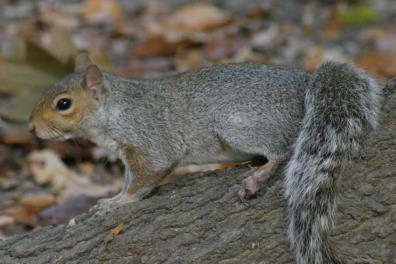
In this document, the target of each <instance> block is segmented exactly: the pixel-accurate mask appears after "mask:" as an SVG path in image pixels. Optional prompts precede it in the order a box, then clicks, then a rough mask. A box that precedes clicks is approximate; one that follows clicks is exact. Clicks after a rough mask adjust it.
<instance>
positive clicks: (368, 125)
mask: <svg viewBox="0 0 396 264" xmlns="http://www.w3.org/2000/svg"><path fill="white" fill-rule="evenodd" d="M379 93H380V89H379V87H378V85H377V83H376V82H375V81H374V79H372V78H371V77H369V76H367V75H366V74H365V73H363V72H361V71H359V70H357V69H355V68H353V67H352V66H351V65H348V64H338V63H326V64H323V65H322V66H321V67H320V68H318V69H317V70H316V71H315V72H314V73H313V75H312V76H311V78H310V83H309V85H308V88H307V90H306V94H305V109H306V110H305V116H304V118H303V121H302V127H301V131H300V133H299V135H298V137H297V139H296V141H295V146H294V153H293V154H292V157H291V159H290V161H289V163H288V166H287V171H286V181H285V194H286V197H287V199H288V208H289V220H290V224H289V239H290V241H291V245H292V248H293V250H294V252H295V258H296V263H298V264H308V263H309V264H311V263H312V264H320V263H343V261H341V260H340V259H338V257H337V256H336V255H335V254H334V253H333V251H332V250H331V248H330V246H329V245H328V241H327V235H328V232H329V230H330V228H331V227H332V225H333V217H334V214H335V209H336V192H335V180H336V179H337V178H338V177H339V175H338V173H339V169H340V168H341V167H342V166H343V165H344V164H345V163H346V162H347V161H349V160H350V159H351V158H352V157H353V156H355V155H356V154H358V152H359V151H360V150H361V149H362V147H363V146H364V143H365V141H366V138H367V135H368V132H369V131H371V130H372V129H373V128H375V127H376V125H377V119H378V113H379V110H380V96H379Z"/></svg>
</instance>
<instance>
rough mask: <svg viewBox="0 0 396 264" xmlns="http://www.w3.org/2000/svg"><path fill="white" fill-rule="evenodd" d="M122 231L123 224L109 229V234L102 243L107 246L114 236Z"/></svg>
mask: <svg viewBox="0 0 396 264" xmlns="http://www.w3.org/2000/svg"><path fill="white" fill-rule="evenodd" d="M123 230H124V223H121V224H119V225H118V226H116V227H115V228H113V229H111V230H110V232H109V234H108V235H107V236H106V237H105V239H104V242H105V243H106V244H107V243H109V242H111V241H112V240H113V239H114V238H115V237H116V236H118V235H119V234H120V233H121V232H122V231H123Z"/></svg>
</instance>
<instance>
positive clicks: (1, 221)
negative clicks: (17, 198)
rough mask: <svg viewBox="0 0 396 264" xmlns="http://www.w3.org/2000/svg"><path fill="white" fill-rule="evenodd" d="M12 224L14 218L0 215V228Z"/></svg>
mask: <svg viewBox="0 0 396 264" xmlns="http://www.w3.org/2000/svg"><path fill="white" fill-rule="evenodd" d="M13 223H14V218H12V217H11V216H9V215H0V228H2V227H5V226H8V225H11V224H13Z"/></svg>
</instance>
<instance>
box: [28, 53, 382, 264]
mask: <svg viewBox="0 0 396 264" xmlns="http://www.w3.org/2000/svg"><path fill="white" fill-rule="evenodd" d="M380 104H381V89H380V87H379V85H378V84H377V82H376V81H375V80H374V79H373V78H371V77H370V76H368V75H367V74H366V73H364V72H363V71H361V70H358V69H356V68H354V67H353V66H351V65H349V64H341V63H335V62H328V63H325V64H323V65H321V66H320V67H319V68H318V69H317V70H316V71H314V72H313V73H308V72H305V71H302V70H297V69H293V68H289V67H284V66H273V65H264V64H259V63H237V64H227V65H216V66H212V67H207V68H201V69H197V70H193V71H188V72H185V73H181V74H176V75H173V76H169V77H165V78H161V79H133V80H131V79H124V78H122V77H119V76H115V75H112V74H109V73H104V72H102V71H101V70H100V69H99V68H98V67H97V66H96V65H94V64H93V63H92V62H91V61H90V59H89V57H88V55H86V54H85V53H83V54H81V55H79V56H78V58H77V60H76V70H75V72H74V73H72V74H70V75H68V76H67V77H65V78H64V79H63V80H61V81H59V82H58V83H56V84H55V85H53V86H52V87H50V88H49V89H48V90H47V91H46V92H45V93H44V95H43V96H42V98H41V100H40V101H39V102H38V103H37V105H36V107H35V108H34V109H33V111H32V114H31V117H30V122H29V129H30V131H31V132H32V133H34V134H35V135H37V136H38V137H40V138H43V139H55V140H63V139H68V138H71V137H83V138H86V139H89V140H91V141H93V142H94V143H96V144H98V145H100V146H104V147H106V148H108V149H110V150H112V151H116V152H118V153H119V156H120V158H121V159H122V161H123V163H124V165H125V167H126V173H125V182H124V187H123V189H122V191H121V192H120V193H119V194H118V195H116V196H115V197H113V198H111V199H108V200H105V201H102V202H101V203H100V204H99V208H108V207H109V206H110V205H111V204H114V203H124V202H128V201H138V200H139V199H141V198H142V197H144V196H145V195H146V194H147V193H149V192H150V191H151V190H153V188H155V187H156V186H158V185H160V184H163V183H164V182H167V181H168V178H169V177H170V176H169V175H171V174H172V173H171V172H172V171H173V170H174V169H175V168H179V167H183V166H189V165H202V164H212V165H213V166H212V167H213V168H222V167H226V166H227V165H226V164H235V163H240V162H245V161H248V160H251V159H252V158H255V157H265V158H266V159H268V162H267V163H266V164H265V165H263V166H261V167H260V168H258V169H257V170H256V171H255V172H254V173H253V174H252V175H250V176H249V177H247V178H246V179H245V180H243V182H242V186H241V190H240V192H239V195H240V197H241V198H242V199H245V198H249V197H250V196H252V195H254V194H256V192H257V190H258V183H259V182H261V181H264V180H265V179H268V178H269V177H270V176H271V175H272V174H273V173H274V172H275V171H276V169H277V167H278V166H279V164H281V163H282V162H283V161H285V160H289V162H288V165H287V169H286V177H285V184H284V187H285V196H286V198H287V200H288V213H289V221H290V223H289V231H288V234H289V240H290V242H291V246H292V250H293V252H294V256H295V261H296V263H298V264H311V263H312V264H321V263H344V262H345V261H343V260H341V259H340V258H339V257H337V255H336V254H335V253H334V251H333V250H332V248H331V246H330V245H329V243H328V240H327V238H328V233H329V231H330V229H331V227H332V226H333V216H334V214H335V210H336V190H335V181H336V180H337V178H338V177H339V174H340V169H342V167H343V165H344V164H345V163H347V162H348V161H349V160H350V159H351V158H352V157H354V156H356V155H358V153H359V151H360V150H361V149H362V147H364V144H365V141H366V138H367V135H368V133H369V132H370V131H372V130H373V129H374V128H375V127H376V125H377V120H378V115H379V111H380Z"/></svg>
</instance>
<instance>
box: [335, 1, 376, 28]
mask: <svg viewBox="0 0 396 264" xmlns="http://www.w3.org/2000/svg"><path fill="white" fill-rule="evenodd" d="M338 17H339V18H340V20H341V21H342V23H343V24H344V25H346V26H359V25H363V24H367V23H371V22H374V21H376V20H377V18H378V12H377V10H375V9H374V8H373V7H371V6H369V5H367V4H356V5H353V6H351V7H349V8H348V9H346V10H342V11H340V12H339V13H338Z"/></svg>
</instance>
